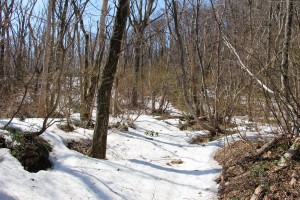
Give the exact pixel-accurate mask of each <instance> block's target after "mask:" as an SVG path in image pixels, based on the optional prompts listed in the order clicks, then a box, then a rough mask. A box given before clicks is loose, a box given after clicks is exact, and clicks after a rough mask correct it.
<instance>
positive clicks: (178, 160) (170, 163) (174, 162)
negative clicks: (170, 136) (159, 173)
mask: <svg viewBox="0 0 300 200" xmlns="http://www.w3.org/2000/svg"><path fill="white" fill-rule="evenodd" d="M182 163H183V161H182V160H181V159H174V160H171V161H170V162H168V163H167V164H166V165H169V166H171V165H179V164H182Z"/></svg>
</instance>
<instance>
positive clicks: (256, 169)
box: [215, 137, 300, 200]
mask: <svg viewBox="0 0 300 200" xmlns="http://www.w3.org/2000/svg"><path fill="white" fill-rule="evenodd" d="M262 145H263V142H259V141H237V142H235V143H233V144H231V145H228V146H227V147H225V148H223V149H221V150H219V151H218V152H217V154H216V156H215V159H216V160H217V161H218V162H219V163H220V164H221V165H222V166H223V171H222V174H221V177H220V178H218V179H217V182H218V183H219V184H220V188H219V199H250V198H251V197H252V196H253V194H254V192H255V191H256V192H258V193H259V194H258V196H257V198H256V199H257V200H258V199H264V200H268V199H278V200H279V199H291V200H292V199H299V198H300V177H299V176H300V162H299V157H300V154H298V155H296V156H295V158H294V159H293V160H292V162H290V163H289V165H288V166H287V167H285V168H282V169H280V170H275V169H276V168H278V167H277V166H278V163H279V160H280V158H281V156H282V155H283V154H284V153H285V152H286V150H287V149H288V148H289V146H290V145H291V142H290V139H289V138H286V137H284V138H282V139H281V140H279V141H278V142H277V143H276V144H275V145H274V146H272V148H271V149H269V150H268V151H266V152H265V153H264V154H263V155H262V156H259V157H255V154H256V150H257V149H259V148H261V146H262ZM245 158H253V159H245ZM239 160H243V162H238V164H236V163H237V161H239Z"/></svg>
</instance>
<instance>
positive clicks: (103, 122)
mask: <svg viewBox="0 0 300 200" xmlns="http://www.w3.org/2000/svg"><path fill="white" fill-rule="evenodd" d="M128 15H129V0H119V5H118V10H117V14H116V19H115V23H114V29H113V35H112V38H111V41H110V47H109V54H108V60H107V62H106V65H105V67H104V71H103V75H102V82H101V85H100V87H99V89H98V100H97V117H96V125H95V131H94V137H93V144H92V150H91V156H92V157H94V158H100V159H105V158H106V144H107V128H108V120H109V108H110V99H111V91H112V86H113V81H114V78H115V74H116V71H117V64H118V60H119V55H120V51H121V43H122V40H123V35H124V32H125V29H126V22H127V17H128Z"/></svg>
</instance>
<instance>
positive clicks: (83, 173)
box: [0, 115, 290, 200]
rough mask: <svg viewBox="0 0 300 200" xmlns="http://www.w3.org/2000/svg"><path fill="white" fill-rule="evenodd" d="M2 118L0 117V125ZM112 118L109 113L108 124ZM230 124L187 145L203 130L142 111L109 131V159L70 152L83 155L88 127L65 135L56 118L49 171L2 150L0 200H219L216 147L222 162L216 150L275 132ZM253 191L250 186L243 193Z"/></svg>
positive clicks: (32, 127) (31, 122)
mask: <svg viewBox="0 0 300 200" xmlns="http://www.w3.org/2000/svg"><path fill="white" fill-rule="evenodd" d="M73 118H78V115H74V116H73ZM7 121H8V120H5V119H3V120H0V124H1V125H0V126H3V125H4V124H5V123H6V122H7ZM118 121H120V119H117V118H112V119H111V121H110V123H111V124H115V123H116V122H118ZM41 123H42V119H25V120H24V121H19V120H18V119H15V120H13V122H12V124H11V127H13V128H15V129H18V130H20V131H27V132H28V131H36V130H38V129H40V126H41ZM234 123H235V124H237V126H236V127H234V128H232V129H231V130H232V132H238V133H236V134H234V135H230V136H228V137H222V138H219V139H217V140H215V141H211V142H206V143H202V144H191V143H190V141H192V140H193V139H194V138H196V137H199V136H201V135H206V134H207V132H205V131H187V130H186V131H181V130H180V129H179V128H178V127H179V125H180V122H179V119H178V118H171V119H168V118H164V119H161V118H158V117H155V116H149V115H141V116H139V118H138V119H137V120H136V121H135V127H134V128H129V129H128V131H120V130H118V129H116V128H111V129H109V135H108V149H107V160H99V159H94V158H90V157H88V156H86V155H84V154H82V153H79V152H78V151H75V150H72V149H80V150H81V152H84V149H83V148H82V144H86V145H87V146H89V145H90V142H91V139H92V134H93V131H92V130H88V129H83V128H80V127H75V130H73V131H71V132H65V131H63V130H61V129H60V128H58V127H59V125H60V124H59V123H56V124H54V125H53V126H51V127H50V128H49V129H47V131H46V132H45V133H43V134H42V138H44V139H45V140H47V141H48V142H49V143H50V145H51V146H52V151H51V153H50V161H51V162H52V164H53V166H52V167H51V169H48V170H41V171H39V172H37V173H30V172H28V171H26V170H24V168H23V167H22V165H21V164H20V162H19V161H18V160H17V159H16V158H15V157H13V156H12V155H11V151H10V150H9V149H6V148H0V199H1V200H11V199H20V200H23V199H35V200H39V199H43V200H44V199H53V200H54V199H55V200H56V199H60V200H64V199H75V200H77V199H84V200H85V199H105V200H106V199H114V200H115V199H141V200H143V199H176V200H177V199H203V200H209V199H218V195H219V193H218V192H219V189H218V187H219V184H218V183H217V182H216V179H218V177H219V176H220V174H221V170H222V166H220V165H219V164H218V162H217V161H216V160H215V158H214V156H215V154H216V152H217V151H218V150H219V151H218V152H219V153H218V155H217V160H219V162H220V163H221V164H222V165H224V166H225V165H226V163H225V164H224V158H226V159H227V157H226V156H232V159H233V156H234V155H235V154H230V155H225V153H221V152H222V150H221V149H222V147H223V146H224V145H225V144H231V143H233V144H235V145H238V144H239V143H240V142H237V141H240V140H241V139H242V138H244V139H247V140H255V141H257V140H261V141H266V140H267V139H268V138H272V137H273V135H272V134H271V133H273V132H276V128H274V127H270V126H267V125H263V124H255V125H254V124H253V123H251V122H248V121H247V118H245V117H236V118H235V120H234ZM5 134H6V137H8V135H9V133H7V132H5V131H2V135H5ZM79 144H81V145H79ZM246 144H248V143H246ZM68 147H71V149H69V148H68ZM228 147H229V146H228ZM230 147H232V146H230ZM246 149H248V148H246ZM249 149H250V148H249ZM226 152H228V151H226ZM238 158H239V157H237V159H238ZM229 160H230V159H229ZM255 173H256V172H255ZM257 173H260V171H259V170H258V172H257ZM289 173H290V172H289ZM237 183H238V182H237ZM238 187H239V186H238ZM220 191H221V192H220V195H221V197H224V198H223V199H230V198H227V196H224V193H222V192H223V191H226V189H224V188H221V190H220ZM251 192H253V189H252V188H250V189H249V192H248V193H247V195H250V194H251ZM250 196H251V195H250ZM228 197H229V196H228ZM248 197H249V196H248Z"/></svg>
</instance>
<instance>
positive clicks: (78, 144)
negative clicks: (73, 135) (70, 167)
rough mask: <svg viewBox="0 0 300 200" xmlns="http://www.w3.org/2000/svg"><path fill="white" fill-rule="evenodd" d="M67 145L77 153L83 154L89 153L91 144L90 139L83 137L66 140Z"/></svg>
mask: <svg viewBox="0 0 300 200" xmlns="http://www.w3.org/2000/svg"><path fill="white" fill-rule="evenodd" d="M67 144H68V145H67V147H68V148H69V149H71V150H74V151H77V152H79V153H82V154H84V155H89V153H90V148H91V146H92V140H89V139H85V140H79V141H74V140H71V141H68V142H67Z"/></svg>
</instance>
